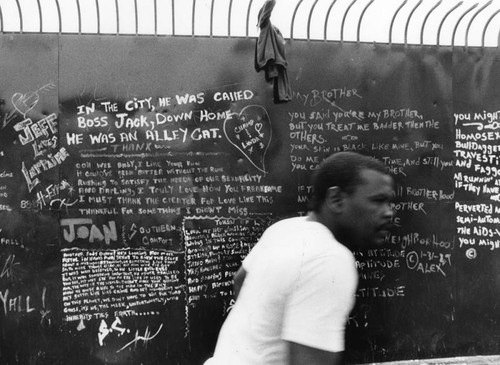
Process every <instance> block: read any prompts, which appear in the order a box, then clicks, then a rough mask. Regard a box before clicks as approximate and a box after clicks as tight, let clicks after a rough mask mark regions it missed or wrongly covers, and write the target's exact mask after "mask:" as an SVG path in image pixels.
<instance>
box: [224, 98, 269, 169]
mask: <svg viewBox="0 0 500 365" xmlns="http://www.w3.org/2000/svg"><path fill="white" fill-rule="evenodd" d="M224 134H225V135H226V138H227V139H228V141H229V142H230V143H231V144H232V145H233V146H235V147H236V148H237V149H238V150H239V151H240V152H241V153H243V155H244V156H245V157H246V158H247V159H248V161H250V162H251V163H252V165H254V166H255V167H256V168H257V169H259V170H260V171H262V172H263V173H267V171H266V168H265V162H264V160H265V157H266V152H267V149H268V148H269V145H270V143H271V135H272V129H271V121H270V119H269V114H267V111H266V109H264V108H263V107H262V106H260V105H249V106H246V107H244V108H243V109H242V110H241V112H240V113H231V114H229V115H228V116H227V118H226V120H225V121H224Z"/></svg>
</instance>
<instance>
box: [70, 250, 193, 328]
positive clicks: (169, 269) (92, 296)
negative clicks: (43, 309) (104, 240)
mask: <svg viewBox="0 0 500 365" xmlns="http://www.w3.org/2000/svg"><path fill="white" fill-rule="evenodd" d="M180 257H181V253H178V252H172V251H166V250H163V251H162V250H140V249H120V250H98V251H96V250H80V249H64V250H63V259H62V280H63V307H64V309H63V312H64V314H65V317H64V320H65V321H78V320H81V319H85V320H88V319H92V318H96V319H106V318H107V317H108V312H109V311H110V310H112V311H114V312H116V313H117V314H120V315H123V313H125V312H126V311H128V312H127V314H128V315H134V316H137V315H140V313H141V309H140V308H143V307H144V306H148V305H152V304H155V303H156V304H161V305H165V304H167V303H169V302H177V301H180V300H181V297H183V295H184V294H183V293H184V290H183V288H182V284H181V279H182V273H183V270H182V267H181V261H180ZM148 313H149V314H157V311H150V310H148Z"/></svg>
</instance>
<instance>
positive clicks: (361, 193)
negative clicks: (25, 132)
mask: <svg viewBox="0 0 500 365" xmlns="http://www.w3.org/2000/svg"><path fill="white" fill-rule="evenodd" d="M360 176H361V183H360V184H359V185H358V186H357V187H356V188H355V189H354V192H352V193H350V194H349V193H347V192H345V191H342V190H341V189H340V188H339V187H335V186H334V187H331V188H330V189H328V192H327V195H326V198H325V200H324V201H323V203H322V205H321V207H320V208H319V209H318V211H316V212H311V213H310V215H309V219H311V220H314V221H317V222H319V223H322V224H323V225H325V226H326V227H328V229H330V231H331V232H332V233H333V235H334V236H335V238H336V239H337V240H338V241H339V242H341V243H342V244H343V245H344V246H346V247H350V248H353V247H356V246H360V245H364V244H367V243H368V244H379V243H382V242H383V241H384V238H385V236H386V234H387V233H388V228H389V226H390V223H391V221H392V217H393V211H392V208H391V201H392V199H393V197H394V191H393V180H392V178H391V177H390V176H389V175H386V174H382V173H380V172H378V171H375V170H369V169H367V170H363V171H361V173H360ZM246 275H247V273H246V271H245V270H244V269H243V268H242V267H241V268H240V269H239V270H238V272H237V273H236V275H235V276H234V282H233V283H234V293H235V297H236V298H237V297H238V294H239V292H240V289H241V287H242V286H243V282H244V281H245V277H246ZM288 346H289V365H304V364H307V365H340V364H342V354H343V353H342V352H331V351H324V350H321V349H318V348H314V347H310V346H305V345H301V344H298V343H294V342H288Z"/></svg>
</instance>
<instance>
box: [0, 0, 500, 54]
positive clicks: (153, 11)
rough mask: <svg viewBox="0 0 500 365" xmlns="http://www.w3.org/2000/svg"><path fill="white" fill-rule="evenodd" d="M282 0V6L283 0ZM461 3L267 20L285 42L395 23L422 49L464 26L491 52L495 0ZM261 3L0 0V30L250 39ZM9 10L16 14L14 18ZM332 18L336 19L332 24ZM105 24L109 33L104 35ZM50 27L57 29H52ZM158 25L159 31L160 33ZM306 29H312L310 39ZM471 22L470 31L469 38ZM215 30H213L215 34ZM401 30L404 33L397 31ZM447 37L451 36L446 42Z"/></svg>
mask: <svg viewBox="0 0 500 365" xmlns="http://www.w3.org/2000/svg"><path fill="white" fill-rule="evenodd" d="M279 1H281V3H279ZM284 1H286V4H285V3H283V2H284ZM466 1H467V0H466ZM466 1H451V0H449V1H443V0H439V1H436V0H430V1H426V0H278V3H277V6H276V8H275V10H274V12H273V14H272V18H271V19H272V21H273V19H275V18H279V19H280V21H281V22H282V23H283V24H287V25H288V26H289V32H288V34H287V33H286V31H285V32H283V33H284V36H285V38H288V39H290V40H294V39H306V40H312V39H315V40H322V41H340V42H344V41H352V42H361V41H363V42H376V40H373V39H370V38H369V36H368V37H365V38H364V39H363V40H362V37H361V33H362V30H363V29H364V30H365V33H366V32H368V33H370V32H371V31H372V30H374V25H373V24H374V20H375V21H376V23H377V24H380V23H382V21H385V22H386V23H388V22H390V25H389V28H388V31H387V36H386V38H385V39H383V40H382V42H387V43H389V44H392V43H396V42H395V41H394V34H395V32H397V30H396V28H395V25H396V22H397V21H399V24H400V25H399V27H398V29H399V30H400V31H398V32H397V34H398V35H399V36H400V38H401V35H403V36H402V39H400V40H399V41H398V42H397V43H401V44H408V43H409V34H410V27H412V30H413V31H412V32H411V34H413V35H415V33H418V34H419V37H418V40H419V41H418V42H415V41H414V42H413V43H416V44H418V43H420V44H421V45H423V44H424V34H426V32H427V35H429V33H430V32H433V36H434V37H432V38H431V39H434V40H435V41H431V42H427V44H433V45H437V46H440V45H442V39H443V38H448V43H447V44H448V45H451V46H452V47H454V46H455V45H456V44H457V40H459V39H458V38H457V37H458V29H459V27H460V26H462V25H463V26H465V30H464V35H463V39H462V40H463V45H464V46H465V47H468V46H470V45H471V44H474V45H475V46H481V47H485V46H486V44H485V39H486V35H489V36H490V38H491V37H492V32H494V31H497V34H495V35H493V36H495V39H494V43H495V46H496V47H498V46H499V44H500V30H499V29H496V30H495V29H494V28H495V27H494V25H496V26H497V28H499V27H498V25H499V24H500V17H499V16H498V14H499V13H500V0H489V1H486V0H483V1H478V2H473V3H466ZM264 2H265V0H149V2H148V5H149V6H148V7H145V6H144V5H145V4H146V1H144V0H141V1H139V0H114V2H113V0H3V2H0V33H60V34H65V33H72V34H74V33H77V34H116V35H122V34H135V35H145V34H147V35H154V36H162V35H170V36H176V35H188V36H209V37H254V36H256V35H257V34H258V29H256V26H255V24H256V22H257V14H258V10H259V9H260V8H261V7H262V5H263V4H264ZM63 4H64V7H63ZM278 4H279V5H280V6H281V7H282V8H283V9H284V8H285V7H286V8H289V9H290V11H289V12H288V14H285V15H284V14H283V13H280V11H281V10H279V6H278ZM389 4H391V6H392V7H394V4H396V5H397V7H396V8H395V9H393V10H392V11H391V10H390V9H389V7H387V5H389ZM320 5H321V8H320ZM375 5H377V6H379V7H380V6H383V7H385V9H386V10H384V12H383V14H381V13H380V11H379V12H373V11H372V12H371V13H370V10H371V9H373V8H374V6H375ZM424 5H425V6H424ZM425 7H426V8H425ZM92 8H93V9H92ZM424 8H425V9H424ZM476 9H477V10H476ZM237 10H238V11H237ZM355 11H357V13H356V12H355ZM438 11H440V14H438ZM405 12H406V14H405ZM7 13H8V14H9V16H7ZM15 13H17V17H16V16H14V14H15ZM417 13H419V14H420V18H419V19H417V18H416V16H415V15H416V14H417ZM334 16H335V17H337V18H338V19H341V21H340V22H335V21H333V20H332V18H333V17H334ZM480 16H481V17H482V18H483V20H482V23H481V22H479V20H478V19H479V18H480ZM12 18H13V19H14V21H11V22H10V25H8V26H7V25H6V22H7V19H12ZM16 18H17V22H16V21H15V19H16ZM33 18H38V28H36V29H35V28H34V27H33V25H32V24H34V23H36V21H35V19H33ZM144 18H145V19H146V20H144ZM467 18H469V20H468V22H466V19H467ZM141 19H142V20H141ZM430 19H432V21H433V24H438V26H437V27H436V26H435V27H434V29H432V30H429V24H430V21H429V20H430ZM75 20H76V25H75ZM111 20H113V21H111ZM494 20H496V22H495V21H494ZM110 22H111V23H112V26H114V29H111V30H110V26H109V23H110ZM273 22H274V21H273ZM54 23H55V24H57V25H56V26H54ZM144 23H147V25H148V27H149V28H148V29H147V30H144V29H143V28H144V26H143V25H144ZM445 23H447V24H448V25H450V24H451V25H453V27H452V29H453V30H452V31H451V30H449V31H448V32H446V33H444V32H443V26H444V24H445ZM27 24H29V25H30V26H27ZM89 24H91V25H89ZM104 24H107V30H104V27H103V25H104ZM125 24H126V25H127V26H126V27H125V26H124V25H125ZM160 24H161V25H162V29H160ZM165 24H168V26H165ZM186 24H189V26H190V30H189V31H188V30H186V29H189V28H187V26H186ZM201 24H204V30H202V31H200V28H201ZM235 24H238V25H239V28H238V29H236V28H235ZM313 24H314V25H316V33H315V35H314V36H313V34H312V26H313ZM318 24H320V25H322V32H320V31H318ZM353 24H355V27H353ZM465 24H466V25H465ZM49 25H50V26H49ZM242 25H244V26H242ZM251 25H252V26H253V30H252V32H251V31H250V29H251ZM339 25H340V27H339ZM348 25H349V26H350V27H351V29H353V28H354V29H356V31H354V32H353V31H351V37H350V39H347V37H346V35H345V34H346V28H347V26H348ZM473 25H475V29H476V31H475V32H474V33H471V29H472V28H473ZM463 26H462V28H463ZM207 27H208V30H207ZM335 27H337V29H336V30H337V36H333V35H332V33H333V32H334V31H333V30H332V29H334V28H335ZM375 27H376V26H375ZM28 28H29V29H28ZM215 28H217V30H218V33H216V32H215ZM403 28H404V32H401V29H403ZM478 28H479V30H478ZM297 30H301V31H302V35H299V36H297V35H296V32H297ZM450 34H451V38H449V37H450ZM414 38H415V37H414ZM379 41H380V40H379ZM490 43H492V42H490Z"/></svg>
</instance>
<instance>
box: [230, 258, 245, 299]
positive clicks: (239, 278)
mask: <svg viewBox="0 0 500 365" xmlns="http://www.w3.org/2000/svg"><path fill="white" fill-rule="evenodd" d="M246 276H247V272H246V271H245V269H244V268H243V266H241V267H240V268H239V269H238V271H237V272H236V274H234V278H233V291H234V299H237V298H238V295H239V294H240V290H241V287H242V286H243V282H244V281H245V277H246Z"/></svg>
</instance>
